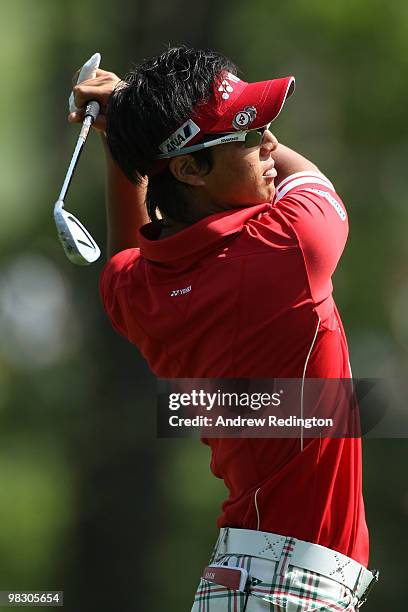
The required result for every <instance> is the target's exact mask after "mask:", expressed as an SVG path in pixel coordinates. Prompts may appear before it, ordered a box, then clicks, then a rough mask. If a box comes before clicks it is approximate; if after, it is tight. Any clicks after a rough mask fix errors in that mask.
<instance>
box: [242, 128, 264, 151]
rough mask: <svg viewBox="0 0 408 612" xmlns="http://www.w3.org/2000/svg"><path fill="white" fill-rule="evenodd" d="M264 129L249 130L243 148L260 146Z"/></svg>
mask: <svg viewBox="0 0 408 612" xmlns="http://www.w3.org/2000/svg"><path fill="white" fill-rule="evenodd" d="M264 131H265V128H261V129H259V130H250V131H249V132H248V133H247V135H246V137H245V148H247V149H250V148H251V147H257V146H258V145H260V144H261V142H262V139H263V135H264Z"/></svg>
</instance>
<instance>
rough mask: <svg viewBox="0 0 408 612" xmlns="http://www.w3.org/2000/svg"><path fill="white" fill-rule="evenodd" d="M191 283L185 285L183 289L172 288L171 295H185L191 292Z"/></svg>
mask: <svg viewBox="0 0 408 612" xmlns="http://www.w3.org/2000/svg"><path fill="white" fill-rule="evenodd" d="M190 291H191V285H189V286H188V287H184V288H183V289H172V290H171V291H170V297H177V296H178V295H185V294H186V293H190Z"/></svg>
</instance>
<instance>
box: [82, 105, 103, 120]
mask: <svg viewBox="0 0 408 612" xmlns="http://www.w3.org/2000/svg"><path fill="white" fill-rule="evenodd" d="M100 109H101V107H100V105H99V102H96V100H92V101H91V102H88V104H87V105H86V109H85V117H91V119H92V123H93V122H94V121H95V120H96V118H97V116H98V115H99V111H100Z"/></svg>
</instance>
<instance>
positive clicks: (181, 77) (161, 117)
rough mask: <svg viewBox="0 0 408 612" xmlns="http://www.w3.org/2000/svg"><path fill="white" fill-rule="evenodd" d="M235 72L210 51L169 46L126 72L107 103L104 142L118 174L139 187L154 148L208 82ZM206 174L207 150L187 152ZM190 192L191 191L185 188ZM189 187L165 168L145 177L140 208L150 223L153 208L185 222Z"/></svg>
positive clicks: (202, 96) (206, 93)
mask: <svg viewBox="0 0 408 612" xmlns="http://www.w3.org/2000/svg"><path fill="white" fill-rule="evenodd" d="M223 70H227V71H228V72H231V73H233V74H236V73H237V68H236V66H235V65H234V64H233V63H232V62H231V61H230V60H229V59H228V58H226V57H224V56H223V55H221V54H220V53H217V52H215V51H210V50H197V49H190V48H188V47H186V46H180V47H170V48H169V49H167V51H165V52H164V53H162V54H161V55H159V56H157V57H154V58H152V59H149V60H144V61H143V62H142V63H141V64H139V65H138V66H135V67H134V68H133V69H132V70H130V71H129V72H128V73H127V75H126V76H125V78H124V79H123V81H121V82H120V83H119V85H118V86H117V87H116V88H115V90H114V91H113V93H112V95H111V96H110V98H109V102H108V108H107V141H108V146H109V149H110V152H111V154H112V157H113V158H114V159H115V161H116V162H117V164H118V165H119V167H120V168H121V170H122V171H123V173H124V174H125V175H126V176H127V178H128V179H129V180H130V181H131V182H132V183H134V184H136V185H139V184H140V182H141V179H142V177H143V176H145V175H146V174H148V173H149V171H150V170H151V169H152V168H153V166H154V165H155V163H157V162H155V160H156V158H157V155H158V154H159V153H160V151H159V148H158V147H159V145H160V144H161V143H162V142H163V141H164V140H166V138H168V137H169V136H171V134H172V133H173V132H174V131H175V130H176V129H177V128H178V127H180V125H182V124H183V123H184V122H185V121H186V120H187V119H188V118H189V116H190V115H191V112H192V109H193V107H194V106H195V105H196V104H197V103H198V102H201V101H206V100H207V99H208V98H209V97H210V95H211V91H212V84H213V82H214V79H215V78H216V77H217V76H218V75H219V74H220V73H221V72H222V71H223ZM193 156H194V158H195V160H196V161H197V163H198V164H199V165H200V167H202V168H204V170H205V171H207V172H209V171H210V170H211V167H212V155H211V151H210V150H209V149H203V150H200V151H197V152H196V153H193ZM190 189H194V188H190ZM188 192H189V186H188V185H185V184H184V183H181V182H180V181H178V180H177V179H175V178H174V176H173V175H172V173H171V172H170V170H169V168H168V166H166V167H165V168H164V169H163V170H162V171H160V172H159V173H158V174H155V175H153V176H151V177H150V178H149V182H148V190H147V197H146V205H147V210H148V213H149V216H150V218H151V219H152V221H156V220H157V219H158V218H157V215H156V208H158V209H159V210H160V211H161V212H162V213H163V214H164V215H165V216H167V217H169V218H171V219H173V220H175V221H182V222H189V218H190V215H189V202H190V197H189V195H188Z"/></svg>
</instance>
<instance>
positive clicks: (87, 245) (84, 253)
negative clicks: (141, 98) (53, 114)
mask: <svg viewBox="0 0 408 612" xmlns="http://www.w3.org/2000/svg"><path fill="white" fill-rule="evenodd" d="M100 58H101V56H100V54H99V53H96V54H95V55H93V56H92V57H91V59H90V60H88V62H86V64H84V66H83V67H82V70H81V72H80V74H79V77H78V81H77V82H78V83H79V82H81V81H83V80H85V79H89V78H94V77H95V71H96V69H97V68H98V67H99V62H100ZM69 103H70V110H71V111H72V110H74V109H75V108H76V107H75V106H74V101H73V97H72V94H71V98H70V102H69ZM99 111H100V106H99V103H98V102H96V101H91V102H88V104H87V106H86V109H85V115H84V120H83V122H82V127H81V131H80V134H79V137H78V140H77V143H76V146H75V150H74V154H73V156H72V159H71V163H70V164H69V168H68V171H67V174H66V176H65V180H64V183H63V185H62V189H61V192H60V194H59V196H58V200H57V201H56V203H55V205H54V221H55V225H56V227H57V233H58V238H59V239H60V242H61V244H62V247H63V249H64V251H65V254H66V255H67V257H68V259H69V260H70V261H71V262H72V263H74V264H77V265H82V266H84V265H88V264H90V263H93V262H94V261H96V260H97V259H98V257H99V256H100V254H101V252H100V250H99V247H98V245H97V244H96V242H95V240H94V239H93V238H92V236H91V235H90V233H89V232H88V231H87V230H86V228H85V227H84V226H83V225H82V223H81V222H80V221H79V220H78V219H77V218H76V217H75V216H74V215H73V214H71V213H70V212H68V211H67V210H64V201H65V197H66V195H67V192H68V188H69V186H70V183H71V180H72V176H73V174H74V171H75V168H76V165H77V163H78V160H79V157H80V155H81V152H82V149H83V147H84V144H85V141H86V139H87V136H88V134H89V130H90V128H91V126H92V124H93V122H94V121H95V120H96V118H97V116H98V114H99Z"/></svg>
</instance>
